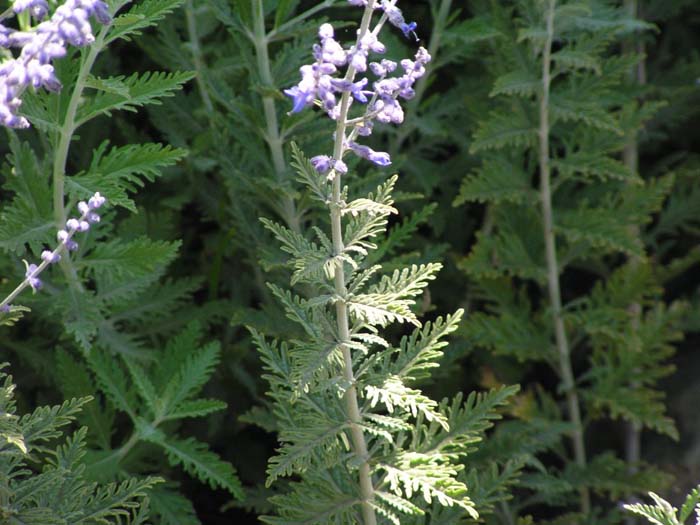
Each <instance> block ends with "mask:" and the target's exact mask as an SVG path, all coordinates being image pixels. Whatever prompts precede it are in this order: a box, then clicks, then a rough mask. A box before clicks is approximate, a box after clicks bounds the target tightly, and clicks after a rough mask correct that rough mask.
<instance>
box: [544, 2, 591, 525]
mask: <svg viewBox="0 0 700 525" xmlns="http://www.w3.org/2000/svg"><path fill="white" fill-rule="evenodd" d="M555 6H556V0H547V11H546V17H547V40H546V42H545V45H544V50H543V53H542V94H541V96H540V101H539V102H540V129H539V146H540V152H539V153H540V199H541V205H542V221H543V223H544V240H545V250H546V254H545V255H546V259H547V285H548V289H549V302H550V307H551V310H552V322H553V323H554V334H555V337H556V344H557V350H558V354H559V373H560V374H561V378H562V383H563V387H564V391H565V392H566V402H567V406H568V415H569V420H570V421H571V423H572V425H573V427H574V430H573V435H572V439H573V447H574V458H575V460H576V464H577V465H579V466H580V467H585V466H586V449H585V444H584V440H583V425H582V423H581V410H580V407H579V400H578V394H577V393H576V385H575V382H574V373H573V369H572V366H571V354H570V350H569V341H568V338H567V335H566V329H565V328H564V319H563V316H562V301H561V290H560V287H559V265H558V262H557V246H556V239H555V235H554V216H553V213H552V188H551V175H552V173H551V166H550V161H549V133H550V123H549V92H550V84H551V65H552V64H551V59H552V42H553V40H554V9H555ZM581 511H582V512H583V513H584V514H586V515H587V514H588V513H589V512H590V495H589V493H588V489H587V488H582V489H581Z"/></svg>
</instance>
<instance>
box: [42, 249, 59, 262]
mask: <svg viewBox="0 0 700 525" xmlns="http://www.w3.org/2000/svg"><path fill="white" fill-rule="evenodd" d="M41 260H42V261H46V262H47V263H49V264H54V263H57V262H58V261H60V260H61V256H60V255H59V254H58V253H55V252H52V251H50V250H44V251H43V252H41Z"/></svg>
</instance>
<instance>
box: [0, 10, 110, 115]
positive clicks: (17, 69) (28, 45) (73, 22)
mask: <svg viewBox="0 0 700 525" xmlns="http://www.w3.org/2000/svg"><path fill="white" fill-rule="evenodd" d="M12 9H13V11H14V12H15V13H21V12H24V11H29V12H30V14H31V15H32V16H34V18H36V19H43V18H45V17H46V15H47V14H48V3H47V1H46V0H15V1H14V2H13V5H12ZM91 16H94V17H95V18H96V19H97V21H98V22H100V23H107V22H109V20H110V15H109V9H108V7H107V4H105V3H104V2H103V1H102V0H66V2H65V3H64V4H63V5H61V6H59V7H58V8H57V9H56V11H55V12H54V13H53V15H52V16H51V18H50V19H48V20H45V21H43V22H41V23H40V24H39V25H37V26H36V27H35V28H33V29H31V30H28V31H11V30H9V29H8V28H6V27H4V26H2V25H0V46H3V47H21V48H22V50H21V51H20V53H19V56H17V57H16V58H11V59H10V60H6V61H5V62H3V63H2V64H0V124H2V125H5V126H7V127H11V128H26V127H28V126H29V122H28V121H27V119H25V118H23V117H20V116H18V115H17V111H18V110H19V107H20V106H21V104H22V101H21V95H22V93H23V92H24V90H25V89H27V88H29V87H33V88H40V87H41V88H44V89H47V90H49V91H58V90H59V89H60V88H61V83H60V82H59V80H58V78H56V75H55V72H54V68H53V66H52V65H51V61H52V60H53V59H55V58H61V57H63V56H65V55H66V45H67V44H72V45H75V46H84V45H87V44H90V43H92V42H93V41H94V40H95V37H94V35H93V34H92V27H91V25H90V17H91Z"/></svg>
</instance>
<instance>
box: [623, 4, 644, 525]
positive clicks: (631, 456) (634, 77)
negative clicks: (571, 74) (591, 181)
mask: <svg viewBox="0 0 700 525" xmlns="http://www.w3.org/2000/svg"><path fill="white" fill-rule="evenodd" d="M625 10H626V11H627V14H628V15H629V16H630V17H634V18H636V17H637V10H638V5H637V0H625ZM638 46H639V47H638ZM641 46H643V43H642V42H641V40H638V39H637V38H636V37H635V35H634V34H633V35H632V36H630V38H629V39H628V40H627V41H625V42H624V43H623V51H624V52H625V53H635V52H638V53H640V54H641V53H643V51H644V50H643V49H641ZM629 77H630V80H631V82H633V83H637V84H639V85H643V84H644V83H645V82H646V72H645V64H644V60H643V59H642V60H641V61H640V63H639V64H638V65H637V66H636V67H635V66H633V67H632V68H631V69H630V72H629ZM623 160H624V163H625V166H626V167H627V168H628V169H629V170H630V171H631V172H632V173H637V172H638V171H639V144H638V141H637V132H636V130H635V131H634V132H633V133H632V135H631V136H630V137H629V140H628V141H627V143H626V144H625V148H624V150H623ZM632 229H633V231H632V234H633V235H635V236H638V235H639V228H637V227H636V226H633V227H632ZM629 264H630V265H632V266H638V265H639V264H640V260H639V258H638V257H637V256H635V255H633V256H632V257H631V258H630V260H629ZM628 310H629V312H630V317H631V319H630V324H631V328H632V330H633V332H635V333H636V332H637V331H638V330H639V324H640V322H641V315H642V307H641V305H640V304H639V303H638V302H636V303H632V304H631V305H630V306H629V309H628ZM631 351H632V352H635V351H639V349H638V348H632V349H631ZM641 456H642V429H641V427H640V425H639V424H637V423H634V422H631V421H630V422H628V423H627V425H626V427H625V460H626V461H627V463H629V473H630V474H634V473H635V472H636V471H637V467H636V464H637V463H639V461H640V459H641ZM635 522H636V520H635V519H634V517H633V516H627V517H626V518H625V523H627V524H628V525H631V524H633V523H635Z"/></svg>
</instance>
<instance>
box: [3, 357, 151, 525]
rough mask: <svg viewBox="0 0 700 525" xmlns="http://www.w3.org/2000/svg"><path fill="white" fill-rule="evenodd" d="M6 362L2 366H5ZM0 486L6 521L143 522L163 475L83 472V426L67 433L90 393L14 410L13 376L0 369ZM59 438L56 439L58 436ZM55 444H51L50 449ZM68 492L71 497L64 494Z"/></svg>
mask: <svg viewBox="0 0 700 525" xmlns="http://www.w3.org/2000/svg"><path fill="white" fill-rule="evenodd" d="M6 366H7V365H6V364H5V365H3V368H5V367H6ZM0 381H1V382H2V383H1V385H0V399H1V400H2V401H1V402H0V405H1V406H0V410H2V413H3V415H4V417H3V421H2V426H1V427H0V439H1V440H2V445H0V446H1V447H2V461H1V462H0V469H2V479H3V481H2V484H1V485H0V490H2V493H3V494H4V496H3V501H2V504H1V505H0V515H2V520H3V522H5V523H27V524H32V525H41V524H50V523H76V524H97V523H101V524H110V523H114V524H123V523H128V524H132V525H137V524H142V523H146V520H147V518H148V498H147V494H148V492H149V490H150V489H151V488H152V487H153V486H155V485H157V484H158V483H159V482H161V481H162V480H161V479H159V478H156V477H148V478H144V479H137V478H130V479H125V480H123V481H121V482H119V483H117V482H113V483H110V484H108V485H100V484H97V483H94V482H92V481H90V480H89V477H88V476H86V472H85V465H84V464H83V462H82V459H83V456H84V455H85V454H86V450H85V448H86V446H85V438H86V435H87V428H86V427H81V428H80V429H79V430H77V431H76V432H75V433H73V434H72V435H70V436H65V435H64V432H65V427H66V426H67V425H70V424H71V423H72V422H73V421H74V420H75V418H76V414H78V413H79V412H80V411H81V409H82V408H83V407H84V406H85V405H86V404H89V403H90V402H91V401H92V399H91V398H90V397H83V398H73V399H70V400H68V401H65V402H64V403H62V404H61V405H56V406H41V407H38V408H37V409H35V410H34V411H33V412H31V413H27V414H24V415H21V416H20V415H18V414H17V407H16V401H15V399H14V390H15V385H14V384H13V382H12V377H11V376H9V375H7V374H6V373H5V372H2V373H0ZM58 438H60V439H61V441H60V443H59V444H56V440H57V439H58ZM53 447H55V448H53ZM66 495H70V497H66Z"/></svg>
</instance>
